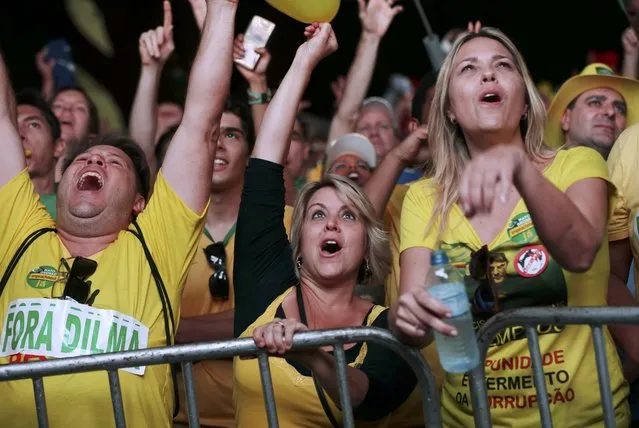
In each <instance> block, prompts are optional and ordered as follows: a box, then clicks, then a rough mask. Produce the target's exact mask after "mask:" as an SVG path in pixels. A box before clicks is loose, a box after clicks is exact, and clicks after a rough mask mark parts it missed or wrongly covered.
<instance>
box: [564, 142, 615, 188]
mask: <svg viewBox="0 0 639 428" xmlns="http://www.w3.org/2000/svg"><path fill="white" fill-rule="evenodd" d="M557 156H562V158H563V159H562V163H561V180H560V181H559V182H558V183H557V186H558V187H559V189H560V190H561V191H562V192H564V193H565V192H566V190H568V188H569V187H570V186H572V185H573V184H575V183H576V182H578V181H580V180H584V179H586V178H601V179H603V180H605V181H607V182H610V179H609V175H608V166H607V165H606V161H605V160H604V158H603V157H602V156H601V155H600V154H599V152H597V151H596V150H594V149H591V148H589V147H575V148H572V149H569V150H563V151H562V152H560V153H559V154H558V155H557Z"/></svg>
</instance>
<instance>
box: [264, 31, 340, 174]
mask: <svg viewBox="0 0 639 428" xmlns="http://www.w3.org/2000/svg"><path fill="white" fill-rule="evenodd" d="M305 35H306V36H307V37H311V38H310V40H309V41H307V42H306V43H304V44H303V45H302V46H300V47H299V49H298V50H297V54H296V55H295V59H293V64H292V65H291V68H290V69H289V70H288V73H286V76H285V77H284V80H283V81H282V84H281V85H280V87H279V89H278V90H277V92H276V94H275V96H274V97H273V100H272V101H271V103H270V105H269V108H268V110H267V111H266V114H265V115H264V121H263V122H262V127H261V129H260V133H259V135H258V137H257V141H256V142H255V148H254V149H253V156H252V157H254V158H258V159H264V160H267V161H270V162H273V163H277V164H280V165H284V162H285V160H286V156H287V154H288V148H289V145H290V143H291V132H292V130H293V125H294V124H295V115H296V113H297V108H298V105H299V103H300V101H301V100H302V95H303V94H304V90H305V89H306V86H307V85H308V82H309V80H310V79H311V73H312V72H313V69H314V68H315V66H317V64H318V63H319V62H320V60H321V59H322V58H324V57H325V56H327V55H329V54H331V53H333V52H334V51H335V50H336V49H337V40H336V39H335V33H333V29H332V28H331V26H330V24H313V25H311V26H309V27H307V28H306V30H305Z"/></svg>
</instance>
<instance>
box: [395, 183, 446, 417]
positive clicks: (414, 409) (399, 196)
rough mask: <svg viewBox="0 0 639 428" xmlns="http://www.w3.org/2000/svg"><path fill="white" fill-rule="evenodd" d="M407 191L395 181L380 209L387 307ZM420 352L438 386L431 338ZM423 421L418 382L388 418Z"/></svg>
mask: <svg viewBox="0 0 639 428" xmlns="http://www.w3.org/2000/svg"><path fill="white" fill-rule="evenodd" d="M407 191H408V186H407V185H405V184H398V185H397V186H395V188H394V189H393V193H392V194H391V197H390V199H389V200H388V204H387V205H386V212H385V213H384V229H385V230H386V231H387V232H388V233H389V235H390V248H391V255H392V258H393V266H392V269H391V273H390V274H389V275H388V278H387V279H386V284H385V289H386V294H385V298H386V300H385V306H388V307H391V306H392V305H393V304H394V303H395V302H396V301H397V299H398V298H399V255H400V216H401V213H402V205H403V203H404V197H405V196H406V192H407ZM422 355H423V356H424V359H425V360H426V362H427V363H428V366H429V367H430V370H431V372H432V373H433V376H435V381H436V382H437V389H438V390H441V387H442V384H443V383H444V370H443V369H442V367H441V364H440V362H439V355H438V354H437V349H436V348H435V342H433V343H432V344H431V345H429V346H427V347H426V348H424V349H422ZM423 423H424V411H423V407H422V396H421V390H420V389H419V386H417V387H416V388H415V390H414V391H413V393H412V394H411V395H410V397H409V398H408V400H406V402H405V403H404V404H403V405H402V406H401V407H400V408H399V409H397V410H396V411H395V412H393V414H392V415H391V419H390V422H389V426H391V427H395V428H401V427H415V426H419V425H421V424H423Z"/></svg>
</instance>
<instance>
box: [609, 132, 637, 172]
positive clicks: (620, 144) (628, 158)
mask: <svg viewBox="0 0 639 428" xmlns="http://www.w3.org/2000/svg"><path fill="white" fill-rule="evenodd" d="M618 163H626V164H630V163H632V164H639V124H636V125H633V126H630V127H628V128H626V130H625V131H623V132H622V133H621V135H619V138H617V141H615V144H614V145H613V146H612V150H611V151H610V155H609V156H608V165H610V166H613V165H616V164H618Z"/></svg>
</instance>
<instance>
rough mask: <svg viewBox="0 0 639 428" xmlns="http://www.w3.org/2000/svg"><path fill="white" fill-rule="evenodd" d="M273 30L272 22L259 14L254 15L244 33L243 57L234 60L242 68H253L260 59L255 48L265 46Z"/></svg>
mask: <svg viewBox="0 0 639 428" xmlns="http://www.w3.org/2000/svg"><path fill="white" fill-rule="evenodd" d="M273 30H275V24H274V23H272V22H271V21H269V20H267V19H264V18H262V17H261V16H257V15H256V16H254V17H253V19H252V20H251V23H250V24H249V26H248V29H247V30H246V33H245V34H244V50H245V52H246V53H245V54H244V57H242V58H239V59H236V60H235V62H236V63H237V64H239V65H241V66H242V67H244V68H247V69H249V70H255V67H256V66H257V63H258V61H259V60H260V54H259V53H257V52H255V49H260V48H264V47H266V44H267V43H268V39H269V38H270V37H271V34H273Z"/></svg>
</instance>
